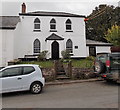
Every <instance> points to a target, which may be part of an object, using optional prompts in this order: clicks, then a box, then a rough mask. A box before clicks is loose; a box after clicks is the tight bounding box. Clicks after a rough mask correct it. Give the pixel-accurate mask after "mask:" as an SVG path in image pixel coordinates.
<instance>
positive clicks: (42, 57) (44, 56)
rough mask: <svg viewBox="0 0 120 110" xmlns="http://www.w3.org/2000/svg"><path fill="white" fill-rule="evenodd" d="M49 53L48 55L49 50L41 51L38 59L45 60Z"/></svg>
mask: <svg viewBox="0 0 120 110" xmlns="http://www.w3.org/2000/svg"><path fill="white" fill-rule="evenodd" d="M47 55H48V51H47V50H45V51H42V52H40V54H39V56H38V61H45V60H46V57H47Z"/></svg>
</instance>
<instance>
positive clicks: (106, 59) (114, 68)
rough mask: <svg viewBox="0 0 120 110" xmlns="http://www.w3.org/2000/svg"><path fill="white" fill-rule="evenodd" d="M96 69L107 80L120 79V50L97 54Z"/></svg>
mask: <svg viewBox="0 0 120 110" xmlns="http://www.w3.org/2000/svg"><path fill="white" fill-rule="evenodd" d="M94 71H95V73H96V74H97V75H99V76H101V77H102V78H104V79H105V80H106V81H118V82H119V81H120V77H119V76H120V52H112V53H104V54H99V55H97V56H96V59H95V62H94Z"/></svg>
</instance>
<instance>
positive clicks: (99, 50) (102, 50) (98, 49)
mask: <svg viewBox="0 0 120 110" xmlns="http://www.w3.org/2000/svg"><path fill="white" fill-rule="evenodd" d="M96 53H111V51H110V46H97V47H96Z"/></svg>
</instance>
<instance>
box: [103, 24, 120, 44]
mask: <svg viewBox="0 0 120 110" xmlns="http://www.w3.org/2000/svg"><path fill="white" fill-rule="evenodd" d="M105 39H106V40H107V41H109V42H111V43H112V44H113V45H115V46H120V26H117V25H113V26H112V28H111V29H108V31H107V34H106V36H105Z"/></svg>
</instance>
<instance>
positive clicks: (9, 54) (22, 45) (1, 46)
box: [0, 3, 110, 67]
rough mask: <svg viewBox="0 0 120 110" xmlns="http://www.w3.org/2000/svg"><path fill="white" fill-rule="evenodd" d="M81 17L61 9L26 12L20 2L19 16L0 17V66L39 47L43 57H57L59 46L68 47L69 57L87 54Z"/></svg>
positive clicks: (82, 17)
mask: <svg viewBox="0 0 120 110" xmlns="http://www.w3.org/2000/svg"><path fill="white" fill-rule="evenodd" d="M84 18H85V16H82V15H76V14H70V13H64V12H42V11H37V12H28V13H26V5H25V4H24V3H23V4H22V12H21V13H20V14H19V16H2V17H0V19H2V20H0V34H1V36H0V67H1V66H6V65H7V63H8V61H11V60H13V59H18V58H26V57H30V56H32V57H36V56H37V55H39V53H40V52H42V51H48V54H47V59H59V58H61V57H62V55H61V51H63V50H69V52H70V54H71V58H85V57H87V56H89V49H88V48H89V46H88V45H86V35H85V34H86V33H85V22H84ZM109 47H110V46H109ZM109 47H108V48H107V50H106V51H108V50H109Z"/></svg>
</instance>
